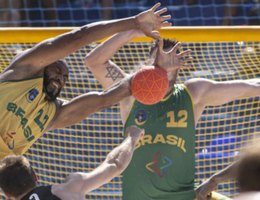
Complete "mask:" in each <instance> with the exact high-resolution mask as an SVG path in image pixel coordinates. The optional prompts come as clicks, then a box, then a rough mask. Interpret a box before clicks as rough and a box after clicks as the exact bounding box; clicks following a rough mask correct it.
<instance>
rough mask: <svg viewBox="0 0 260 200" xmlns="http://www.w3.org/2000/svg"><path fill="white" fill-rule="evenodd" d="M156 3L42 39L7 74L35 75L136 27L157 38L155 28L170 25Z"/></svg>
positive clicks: (13, 63) (20, 76)
mask: <svg viewBox="0 0 260 200" xmlns="http://www.w3.org/2000/svg"><path fill="white" fill-rule="evenodd" d="M159 6H160V3H157V4H156V5H155V6H153V7H152V8H151V9H149V10H147V11H144V12H142V13H140V14H138V15H136V16H133V17H129V18H123V19H119V20H110V21H103V22H97V23H92V24H88V25H85V26H82V27H80V28H77V29H74V30H73V31H70V32H68V33H65V34H62V35H59V36H57V37H54V38H50V39H48V40H45V41H43V42H41V43H39V44H37V45H36V46H34V47H33V48H31V49H29V50H26V51H24V52H23V53H22V54H20V55H18V56H17V57H15V59H14V60H13V62H12V63H11V65H10V66H9V68H8V69H7V70H10V71H9V73H8V75H9V76H11V74H12V72H13V71H15V75H16V76H19V78H28V77H30V76H33V75H37V73H39V72H40V71H41V70H42V69H43V68H44V67H46V66H47V65H49V64H51V63H53V62H55V61H57V60H58V59H62V58H64V57H66V56H67V55H69V54H70V53H72V52H74V51H76V50H78V49H80V48H81V47H84V46H85V45H87V44H89V43H91V42H93V41H97V40H100V39H102V38H104V37H107V36H110V35H112V34H114V33H116V32H120V31H126V30H130V29H139V30H142V31H143V32H144V33H145V34H146V35H147V36H149V37H153V38H158V37H159V36H158V33H157V32H156V31H155V30H157V29H159V28H161V27H163V26H166V25H169V23H168V22H167V20H168V19H170V18H171V17H170V16H169V15H166V16H165V15H164V16H163V15H161V14H162V13H164V12H162V10H163V11H164V10H165V9H166V8H165V9H162V10H159V11H157V9H158V7H159ZM17 68H19V69H17ZM24 70H26V73H25V72H24Z"/></svg>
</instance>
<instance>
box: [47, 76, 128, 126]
mask: <svg viewBox="0 0 260 200" xmlns="http://www.w3.org/2000/svg"><path fill="white" fill-rule="evenodd" d="M130 80H131V77H130V76H129V77H126V78H124V79H123V80H121V81H120V82H118V83H116V84H115V85H113V86H111V87H110V88H108V89H107V90H105V91H103V92H89V93H87V94H83V95H80V96H78V97H76V98H74V99H72V100H71V101H69V102H67V103H64V104H63V105H62V106H61V107H60V109H59V110H58V111H57V114H56V117H55V118H54V120H53V123H52V125H51V127H49V128H48V129H49V130H50V129H56V128H62V127H66V126H69V125H72V124H75V123H78V122H80V121H81V120H83V119H85V118H86V117H87V116H88V115H90V114H92V113H94V112H96V111H99V110H101V109H103V108H106V107H109V106H112V105H114V104H116V103H118V102H119V101H120V100H122V99H123V98H125V97H127V96H130V95H131V91H130Z"/></svg>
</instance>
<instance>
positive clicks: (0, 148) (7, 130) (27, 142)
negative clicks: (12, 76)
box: [0, 77, 56, 159]
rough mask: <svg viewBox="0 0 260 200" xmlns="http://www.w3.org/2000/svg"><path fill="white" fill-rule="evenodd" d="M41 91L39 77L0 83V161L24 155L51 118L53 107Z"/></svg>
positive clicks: (54, 109) (54, 108) (54, 107)
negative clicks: (6, 157)
mask: <svg viewBox="0 0 260 200" xmlns="http://www.w3.org/2000/svg"><path fill="white" fill-rule="evenodd" d="M42 90H43V78H42V77H40V78H34V79H29V80H23V81H4V82H0V104H1V107H0V119H1V123H0V136H1V137H0V159H1V158H3V157H4V156H6V155H8V154H13V153H14V154H23V153H25V152H26V151H27V149H28V148H29V147H30V146H31V145H32V144H33V143H34V142H35V141H36V140H37V139H38V138H39V137H40V136H41V135H42V134H43V132H44V131H45V129H46V128H47V127H48V125H49V123H50V122H51V120H52V119H53V117H54V115H55V112H56V105H55V103H54V102H49V101H47V100H45V93H43V92H42Z"/></svg>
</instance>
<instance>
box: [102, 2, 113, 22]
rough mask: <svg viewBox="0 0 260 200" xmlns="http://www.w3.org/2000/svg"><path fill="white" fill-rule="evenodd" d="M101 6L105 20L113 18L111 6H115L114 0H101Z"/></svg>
mask: <svg viewBox="0 0 260 200" xmlns="http://www.w3.org/2000/svg"><path fill="white" fill-rule="evenodd" d="M101 6H102V13H101V15H102V16H101V17H102V19H103V20H108V19H112V17H113V11H112V9H111V8H112V6H113V0H101Z"/></svg>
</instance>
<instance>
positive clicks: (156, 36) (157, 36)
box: [146, 31, 161, 40]
mask: <svg viewBox="0 0 260 200" xmlns="http://www.w3.org/2000/svg"><path fill="white" fill-rule="evenodd" d="M146 35H147V36H148V37H151V38H154V39H156V40H159V39H160V38H161V37H160V33H159V32H158V31H152V32H148V33H146Z"/></svg>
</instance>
